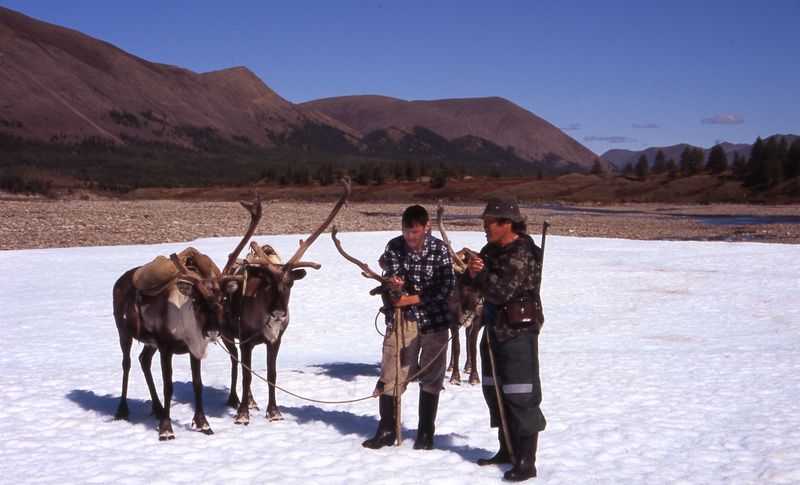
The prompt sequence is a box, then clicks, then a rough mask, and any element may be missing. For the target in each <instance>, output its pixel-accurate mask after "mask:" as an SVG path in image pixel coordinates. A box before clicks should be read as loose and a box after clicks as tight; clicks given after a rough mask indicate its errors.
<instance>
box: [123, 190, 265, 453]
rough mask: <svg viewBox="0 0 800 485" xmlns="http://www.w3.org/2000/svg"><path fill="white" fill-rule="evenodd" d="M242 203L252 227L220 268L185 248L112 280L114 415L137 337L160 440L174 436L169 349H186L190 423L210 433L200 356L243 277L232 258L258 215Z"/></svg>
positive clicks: (179, 351)
mask: <svg viewBox="0 0 800 485" xmlns="http://www.w3.org/2000/svg"><path fill="white" fill-rule="evenodd" d="M242 205H243V206H244V207H245V208H246V209H248V211H250V214H251V221H250V226H249V228H248V230H247V232H246V234H245V236H244V238H242V240H241V241H240V242H239V244H238V246H237V247H236V249H235V250H234V252H233V253H231V254H230V255H229V257H228V262H227V264H226V265H225V268H224V269H223V270H222V271H220V270H219V269H218V268H217V266H216V265H215V264H214V262H213V261H212V260H211V258H209V257H208V256H206V255H204V254H203V253H201V252H199V251H197V250H196V249H194V248H187V249H186V250H184V251H183V252H181V254H180V256H179V255H177V254H174V253H173V254H172V255H170V259H169V260H167V258H164V257H163V256H161V257H159V258H156V260H155V261H154V262H153V263H150V264H148V265H146V266H145V267H137V268H133V269H131V270H128V271H126V272H125V273H124V274H123V275H122V276H121V277H120V278H119V279H118V280H117V281H116V283H115V284H114V293H113V295H114V296H113V300H114V320H115V321H116V325H117V331H118V333H119V344H120V347H121V349H122V396H121V397H120V402H119V407H118V408H117V413H116V419H128V415H129V410H128V400H127V396H128V376H129V374H130V368H131V355H130V353H131V345H132V343H133V339H136V340H138V341H140V342H142V343H143V344H144V347H143V348H142V351H141V353H140V354H139V362H140V364H141V367H142V372H143V373H144V377H145V380H146V381H147V388H148V390H149V391H150V398H151V406H152V408H151V409H152V413H153V414H154V415H155V416H156V417H157V418H158V419H159V421H160V422H159V426H158V437H159V440H162V441H163V440H171V439H174V438H175V434H174V433H173V431H172V420H171V418H170V404H171V402H172V392H173V384H172V356H173V354H185V353H189V360H190V363H191V369H192V388H193V390H194V398H195V413H194V418H193V419H192V426H194V427H195V428H196V429H197V430H199V431H200V432H202V433H205V434H213V431H212V430H211V427H210V426H209V424H208V420H207V419H206V417H205V413H204V412H203V395H202V387H203V382H202V378H201V374H200V360H201V359H202V358H203V357H204V356H205V352H206V347H207V345H208V342H209V340H210V339H214V338H216V337H217V335H218V334H219V332H220V328H221V326H222V321H223V318H224V314H225V312H226V306H227V301H226V300H227V298H228V295H229V293H231V292H232V291H234V290H235V289H236V286H237V282H238V281H239V280H241V277H238V276H234V275H232V274H231V271H232V267H233V263H234V262H235V260H236V258H237V256H238V255H239V253H240V252H241V250H242V248H243V247H244V245H245V243H246V242H247V240H248V239H249V238H250V236H252V234H253V231H255V228H256V226H257V225H258V221H259V219H260V218H261V202H260V201H259V200H258V198H257V199H256V201H255V203H253V204H245V203H242ZM170 261H171V263H170ZM151 269H156V270H160V273H161V274H159V275H156V276H155V277H153V272H152V271H146V270H151ZM148 276H149V279H150V283H153V282H154V281H153V280H155V283H156V284H155V285H153V284H149V285H145V284H144V283H143V281H145V280H147V279H148ZM145 286H146V287H147V288H145ZM156 351H158V352H159V353H160V355H161V374H162V380H163V393H164V404H163V405H162V404H161V401H160V400H159V398H158V394H157V392H156V387H155V383H154V381H153V375H152V372H151V370H150V365H151V363H152V359H153V355H155V353H156Z"/></svg>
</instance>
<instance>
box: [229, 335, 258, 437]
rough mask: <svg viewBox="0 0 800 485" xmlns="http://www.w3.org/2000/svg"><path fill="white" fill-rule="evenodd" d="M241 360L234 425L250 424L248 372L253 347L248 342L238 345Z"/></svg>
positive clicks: (249, 374)
mask: <svg viewBox="0 0 800 485" xmlns="http://www.w3.org/2000/svg"><path fill="white" fill-rule="evenodd" d="M240 347H241V349H242V350H241V359H242V400H241V402H240V403H239V409H238V410H237V411H236V417H235V418H234V420H233V422H234V423H236V424H245V425H247V424H250V406H249V402H250V399H251V398H252V397H251V391H250V384H251V382H252V381H253V373H252V372H251V371H250V369H251V366H252V361H253V345H252V344H251V343H250V342H247V343H243V344H240Z"/></svg>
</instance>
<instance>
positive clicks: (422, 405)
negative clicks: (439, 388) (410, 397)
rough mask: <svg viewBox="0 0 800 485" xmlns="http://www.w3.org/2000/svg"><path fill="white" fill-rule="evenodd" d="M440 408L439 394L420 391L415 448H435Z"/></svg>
mask: <svg viewBox="0 0 800 485" xmlns="http://www.w3.org/2000/svg"><path fill="white" fill-rule="evenodd" d="M438 408H439V395H438V394H431V393H429V392H425V391H420V392H419V425H418V426H417V441H415V442H414V449H415V450H432V449H433V433H434V431H436V425H435V422H436V411H437V410H438Z"/></svg>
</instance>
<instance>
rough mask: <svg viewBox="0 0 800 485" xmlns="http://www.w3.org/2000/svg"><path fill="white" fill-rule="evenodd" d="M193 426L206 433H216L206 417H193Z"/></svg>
mask: <svg viewBox="0 0 800 485" xmlns="http://www.w3.org/2000/svg"><path fill="white" fill-rule="evenodd" d="M192 427H193V428H195V429H196V430H197V431H199V432H201V433H203V434H206V435H208V434H214V431H213V430H212V429H211V425H209V424H208V421H207V420H206V418H205V417H202V418H195V419H193V420H192Z"/></svg>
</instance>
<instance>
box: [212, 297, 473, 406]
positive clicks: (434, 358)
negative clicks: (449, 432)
mask: <svg viewBox="0 0 800 485" xmlns="http://www.w3.org/2000/svg"><path fill="white" fill-rule="evenodd" d="M378 315H380V312H378ZM378 315H375V329H376V330H378V326H377V324H378ZM474 315H475V312H472V315H471V316H470V318H466V317H465V318H463V319H462V320H461V322H460V323H459V325H458V330H461V328H462V327H463V326H464V323H465V322H466V321H467V320H471V319H472V318H474ZM378 334H380V335H381V336H385V334H381V333H380V331H379V330H378ZM220 338H221V339H222V340H224V341H226V342H229V343H232V344H234V345H236V341H235V340H230V339H228V338H227V337H225V336H224V335H220ZM251 338H252V337H251ZM249 340H250V339H247V341H249ZM451 340H453V335H452V334H451V335H450V337H449V338H448V339H447V342H445V343H444V345H442V348H441V349H439V351H438V352H437V353H436V355H434V356H433V358H432V359H431V360H430V361H429V362H428V363H427V364H425V365H424V366H423V367H422V368H420V369H419V370H418V371H417V372H416V373H415V374H414V375H412V376H410V377H409V378H408V379H406V381H405V382H404V383H403V387H405V386H407V385H408V384H409V383H410V382H413V381H414V379H416V378H417V377H419V375H420V374H422V373H423V372H425V371H426V370H427V369H428V367H430V366H431V365H432V364H433V363H434V362H435V361H436V359H437V358H438V357H439V356H440V355H441V354H442V352H444V351H445V350H446V349H447V346H448V344H450V341H451ZM240 343H241V341H240ZM214 344H216V345H217V347H219V348H221V349H222V350H223V351H224V352H225V353H226V354H228V355H229V356H230V357H231V358H232V359H233V360H235V361H236V362H238V363H239V364H241V365H242V367H244V368H245V369H247V370H249V371H250V373H251V374H253V375H254V376H256V377H258V378H259V379H261V380H262V381H264V382H266V383H267V384H268V385H270V386H272V387H274V388H275V389H278V390H279V391H283V392H285V393H286V394H288V395H290V396H293V397H296V398H297V399H300V400H302V401H309V402H315V403H319V404H350V403H354V402H360V401H366V400H367V399H372V398H374V397H377V396H378V395H379V394H375V393H372V394H370V395H369V396H365V397H360V398H357V399H348V400H344V401H324V400H321V399H313V398H310V397H305V396H301V395H299V394H296V393H294V392H291V391H289V390H287V389H284V388H282V387H281V386H279V385H277V384H275V383H274V382H270V381H269V380H268V379H267V378H265V377H264V376H262V375H261V374H259V373H258V372H256V371H254V370H253V369H252V368H250V367H249V366H247V365H246V364H245V363H244V362H242V361H241V360H239V357H238V356H235V355H233V354H231V353H230V352H229V351H228V349H227V348H225V346H223V345H220V344H219V342H218V341H216V340H215V341H214ZM398 353H399V352H398ZM396 380H397V379H396V378H395V381H396ZM389 384H392V383H391V382H387V383H386V385H387V387H388V385H389Z"/></svg>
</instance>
